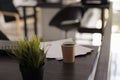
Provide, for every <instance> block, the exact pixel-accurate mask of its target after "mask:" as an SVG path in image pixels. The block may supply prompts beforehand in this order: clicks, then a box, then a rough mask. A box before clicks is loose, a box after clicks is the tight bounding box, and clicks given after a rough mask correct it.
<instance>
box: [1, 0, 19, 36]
mask: <svg viewBox="0 0 120 80" xmlns="http://www.w3.org/2000/svg"><path fill="white" fill-rule="evenodd" d="M0 15H1V16H4V18H3V19H4V22H2V23H1V25H2V26H5V27H6V26H8V25H6V24H5V23H7V24H8V23H10V22H13V21H16V28H17V31H16V32H17V34H19V33H20V29H21V24H20V16H19V12H18V11H17V9H16V8H15V6H14V5H13V2H12V0H0Z"/></svg>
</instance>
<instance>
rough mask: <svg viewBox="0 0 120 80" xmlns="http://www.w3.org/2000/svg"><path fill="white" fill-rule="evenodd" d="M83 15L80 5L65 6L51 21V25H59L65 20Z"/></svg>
mask: <svg viewBox="0 0 120 80" xmlns="http://www.w3.org/2000/svg"><path fill="white" fill-rule="evenodd" d="M80 17H81V8H80V7H65V8H63V9H61V10H60V11H59V12H58V13H57V14H56V15H55V16H54V17H53V18H52V20H51V21H50V25H52V26H59V25H61V23H62V22H64V21H70V20H76V19H80Z"/></svg>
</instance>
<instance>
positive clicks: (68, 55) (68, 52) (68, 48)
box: [61, 42, 75, 63]
mask: <svg viewBox="0 0 120 80" xmlns="http://www.w3.org/2000/svg"><path fill="white" fill-rule="evenodd" d="M74 46H75V44H74V43H73V42H64V43H63V44H62V46H61V47H62V55H63V62H64V63H73V62H74V61H75V56H74V54H75V53H74V52H75V51H74V50H75V49H74Z"/></svg>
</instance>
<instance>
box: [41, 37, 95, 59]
mask: <svg viewBox="0 0 120 80" xmlns="http://www.w3.org/2000/svg"><path fill="white" fill-rule="evenodd" d="M66 41H70V42H72V41H73V40H72V39H64V40H58V41H50V42H41V48H43V47H44V48H45V49H46V50H48V52H47V55H46V57H47V58H55V59H57V60H61V59H63V56H62V49H61V45H62V44H63V43H64V42H66ZM92 50H93V49H91V48H88V47H84V46H80V45H75V56H78V55H85V54H87V53H88V52H91V51H92Z"/></svg>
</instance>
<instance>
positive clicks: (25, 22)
mask: <svg viewBox="0 0 120 80" xmlns="http://www.w3.org/2000/svg"><path fill="white" fill-rule="evenodd" d="M23 18H24V35H25V37H27V20H26V7H25V6H23ZM27 38H28V37H27Z"/></svg>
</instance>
